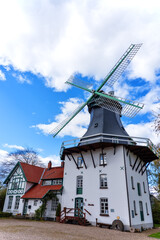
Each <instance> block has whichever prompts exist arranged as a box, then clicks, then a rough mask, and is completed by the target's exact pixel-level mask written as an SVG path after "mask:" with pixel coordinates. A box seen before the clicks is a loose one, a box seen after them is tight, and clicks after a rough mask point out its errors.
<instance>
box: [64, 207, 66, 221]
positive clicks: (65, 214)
mask: <svg viewBox="0 0 160 240" xmlns="http://www.w3.org/2000/svg"><path fill="white" fill-rule="evenodd" d="M64 217H65V219H66V207H64Z"/></svg>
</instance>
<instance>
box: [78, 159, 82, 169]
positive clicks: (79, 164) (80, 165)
mask: <svg viewBox="0 0 160 240" xmlns="http://www.w3.org/2000/svg"><path fill="white" fill-rule="evenodd" d="M77 165H78V168H82V167H83V159H82V157H77Z"/></svg>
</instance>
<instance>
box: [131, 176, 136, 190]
mask: <svg viewBox="0 0 160 240" xmlns="http://www.w3.org/2000/svg"><path fill="white" fill-rule="evenodd" d="M131 185H132V189H135V187H134V181H133V176H131Z"/></svg>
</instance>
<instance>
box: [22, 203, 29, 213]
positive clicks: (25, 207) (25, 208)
mask: <svg viewBox="0 0 160 240" xmlns="http://www.w3.org/2000/svg"><path fill="white" fill-rule="evenodd" d="M27 208H28V199H25V202H24V208H23V215H25V214H27Z"/></svg>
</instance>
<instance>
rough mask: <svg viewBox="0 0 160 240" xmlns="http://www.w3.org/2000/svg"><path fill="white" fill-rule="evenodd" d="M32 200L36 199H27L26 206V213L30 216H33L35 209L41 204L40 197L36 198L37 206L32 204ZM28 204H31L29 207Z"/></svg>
mask: <svg viewBox="0 0 160 240" xmlns="http://www.w3.org/2000/svg"><path fill="white" fill-rule="evenodd" d="M34 200H36V199H29V200H28V207H27V212H26V214H28V215H29V216H30V217H32V216H34V214H35V211H36V210H37V209H38V208H39V207H40V206H41V205H42V201H41V200H40V199H37V200H38V202H37V206H34ZM29 206H31V208H29Z"/></svg>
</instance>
